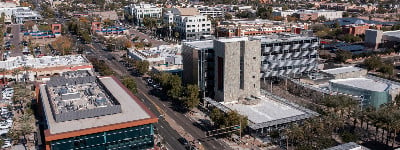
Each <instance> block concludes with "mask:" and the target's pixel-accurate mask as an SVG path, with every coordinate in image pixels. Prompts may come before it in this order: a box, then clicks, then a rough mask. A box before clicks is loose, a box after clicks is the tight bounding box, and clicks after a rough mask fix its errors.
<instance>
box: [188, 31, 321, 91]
mask: <svg viewBox="0 0 400 150" xmlns="http://www.w3.org/2000/svg"><path fill="white" fill-rule="evenodd" d="M233 39H241V40H244V39H248V40H250V41H252V40H260V43H258V44H259V45H258V46H259V47H261V52H260V53H259V54H258V55H255V53H253V55H254V56H253V57H255V58H256V59H257V57H260V58H261V59H260V63H259V64H260V70H259V71H258V72H259V73H260V75H258V76H255V77H257V78H261V79H265V78H267V77H272V76H279V75H289V74H302V73H305V72H308V71H311V70H313V69H315V68H316V67H317V59H318V52H317V49H318V47H319V39H318V38H316V37H305V36H300V35H293V34H286V35H270V36H257V37H241V38H231V39H230V40H233ZM228 41H229V40H228ZM215 43H217V44H223V43H218V42H214V41H212V40H207V41H194V42H185V43H184V44H183V45H182V57H183V81H184V82H185V83H192V84H197V85H199V88H200V90H202V91H203V95H202V96H204V97H212V98H214V96H216V94H217V93H216V91H215V90H214V88H215V87H218V86H217V85H218V82H217V81H219V80H218V75H219V74H216V73H215V72H216V70H217V69H216V67H218V65H216V63H215V62H216V61H218V60H217V57H216V56H217V52H216V50H217V49H216V48H217V47H218V46H217V44H215ZM253 44H256V43H253ZM230 63H232V62H230ZM228 68H229V67H228ZM229 70H230V69H229ZM220 82H221V81H220Z"/></svg>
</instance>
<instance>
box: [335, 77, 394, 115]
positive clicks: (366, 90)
mask: <svg viewBox="0 0 400 150" xmlns="http://www.w3.org/2000/svg"><path fill="white" fill-rule="evenodd" d="M329 89H330V90H331V91H335V92H339V93H344V94H347V95H350V96H352V97H359V98H360V105H361V106H362V107H363V108H365V107H368V106H371V107H374V108H375V109H378V108H380V106H381V105H382V104H385V103H387V102H390V101H392V100H394V98H395V97H396V95H397V94H398V93H399V92H400V83H397V82H392V81H389V80H385V79H381V78H377V77H375V78H374V77H373V76H371V77H359V78H345V79H335V80H330V81H329Z"/></svg>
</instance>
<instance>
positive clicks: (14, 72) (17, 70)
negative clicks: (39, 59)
mask: <svg viewBox="0 0 400 150" xmlns="http://www.w3.org/2000/svg"><path fill="white" fill-rule="evenodd" d="M20 72H21V70H19V69H14V70H13V71H12V75H13V76H15V77H16V78H15V82H16V83H18V80H19V79H18V75H19V73H20Z"/></svg>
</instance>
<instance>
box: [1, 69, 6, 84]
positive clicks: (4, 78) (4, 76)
mask: <svg viewBox="0 0 400 150" xmlns="http://www.w3.org/2000/svg"><path fill="white" fill-rule="evenodd" d="M0 73H1V74H2V75H3V79H2V80H3V84H4V83H5V81H6V73H7V70H6V69H5V68H0Z"/></svg>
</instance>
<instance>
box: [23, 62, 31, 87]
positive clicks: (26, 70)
mask: <svg viewBox="0 0 400 150" xmlns="http://www.w3.org/2000/svg"><path fill="white" fill-rule="evenodd" d="M23 69H24V71H25V75H24V76H25V79H24V81H25V84H26V81H27V80H29V74H28V70H30V69H31V67H29V66H24V67H23Z"/></svg>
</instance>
